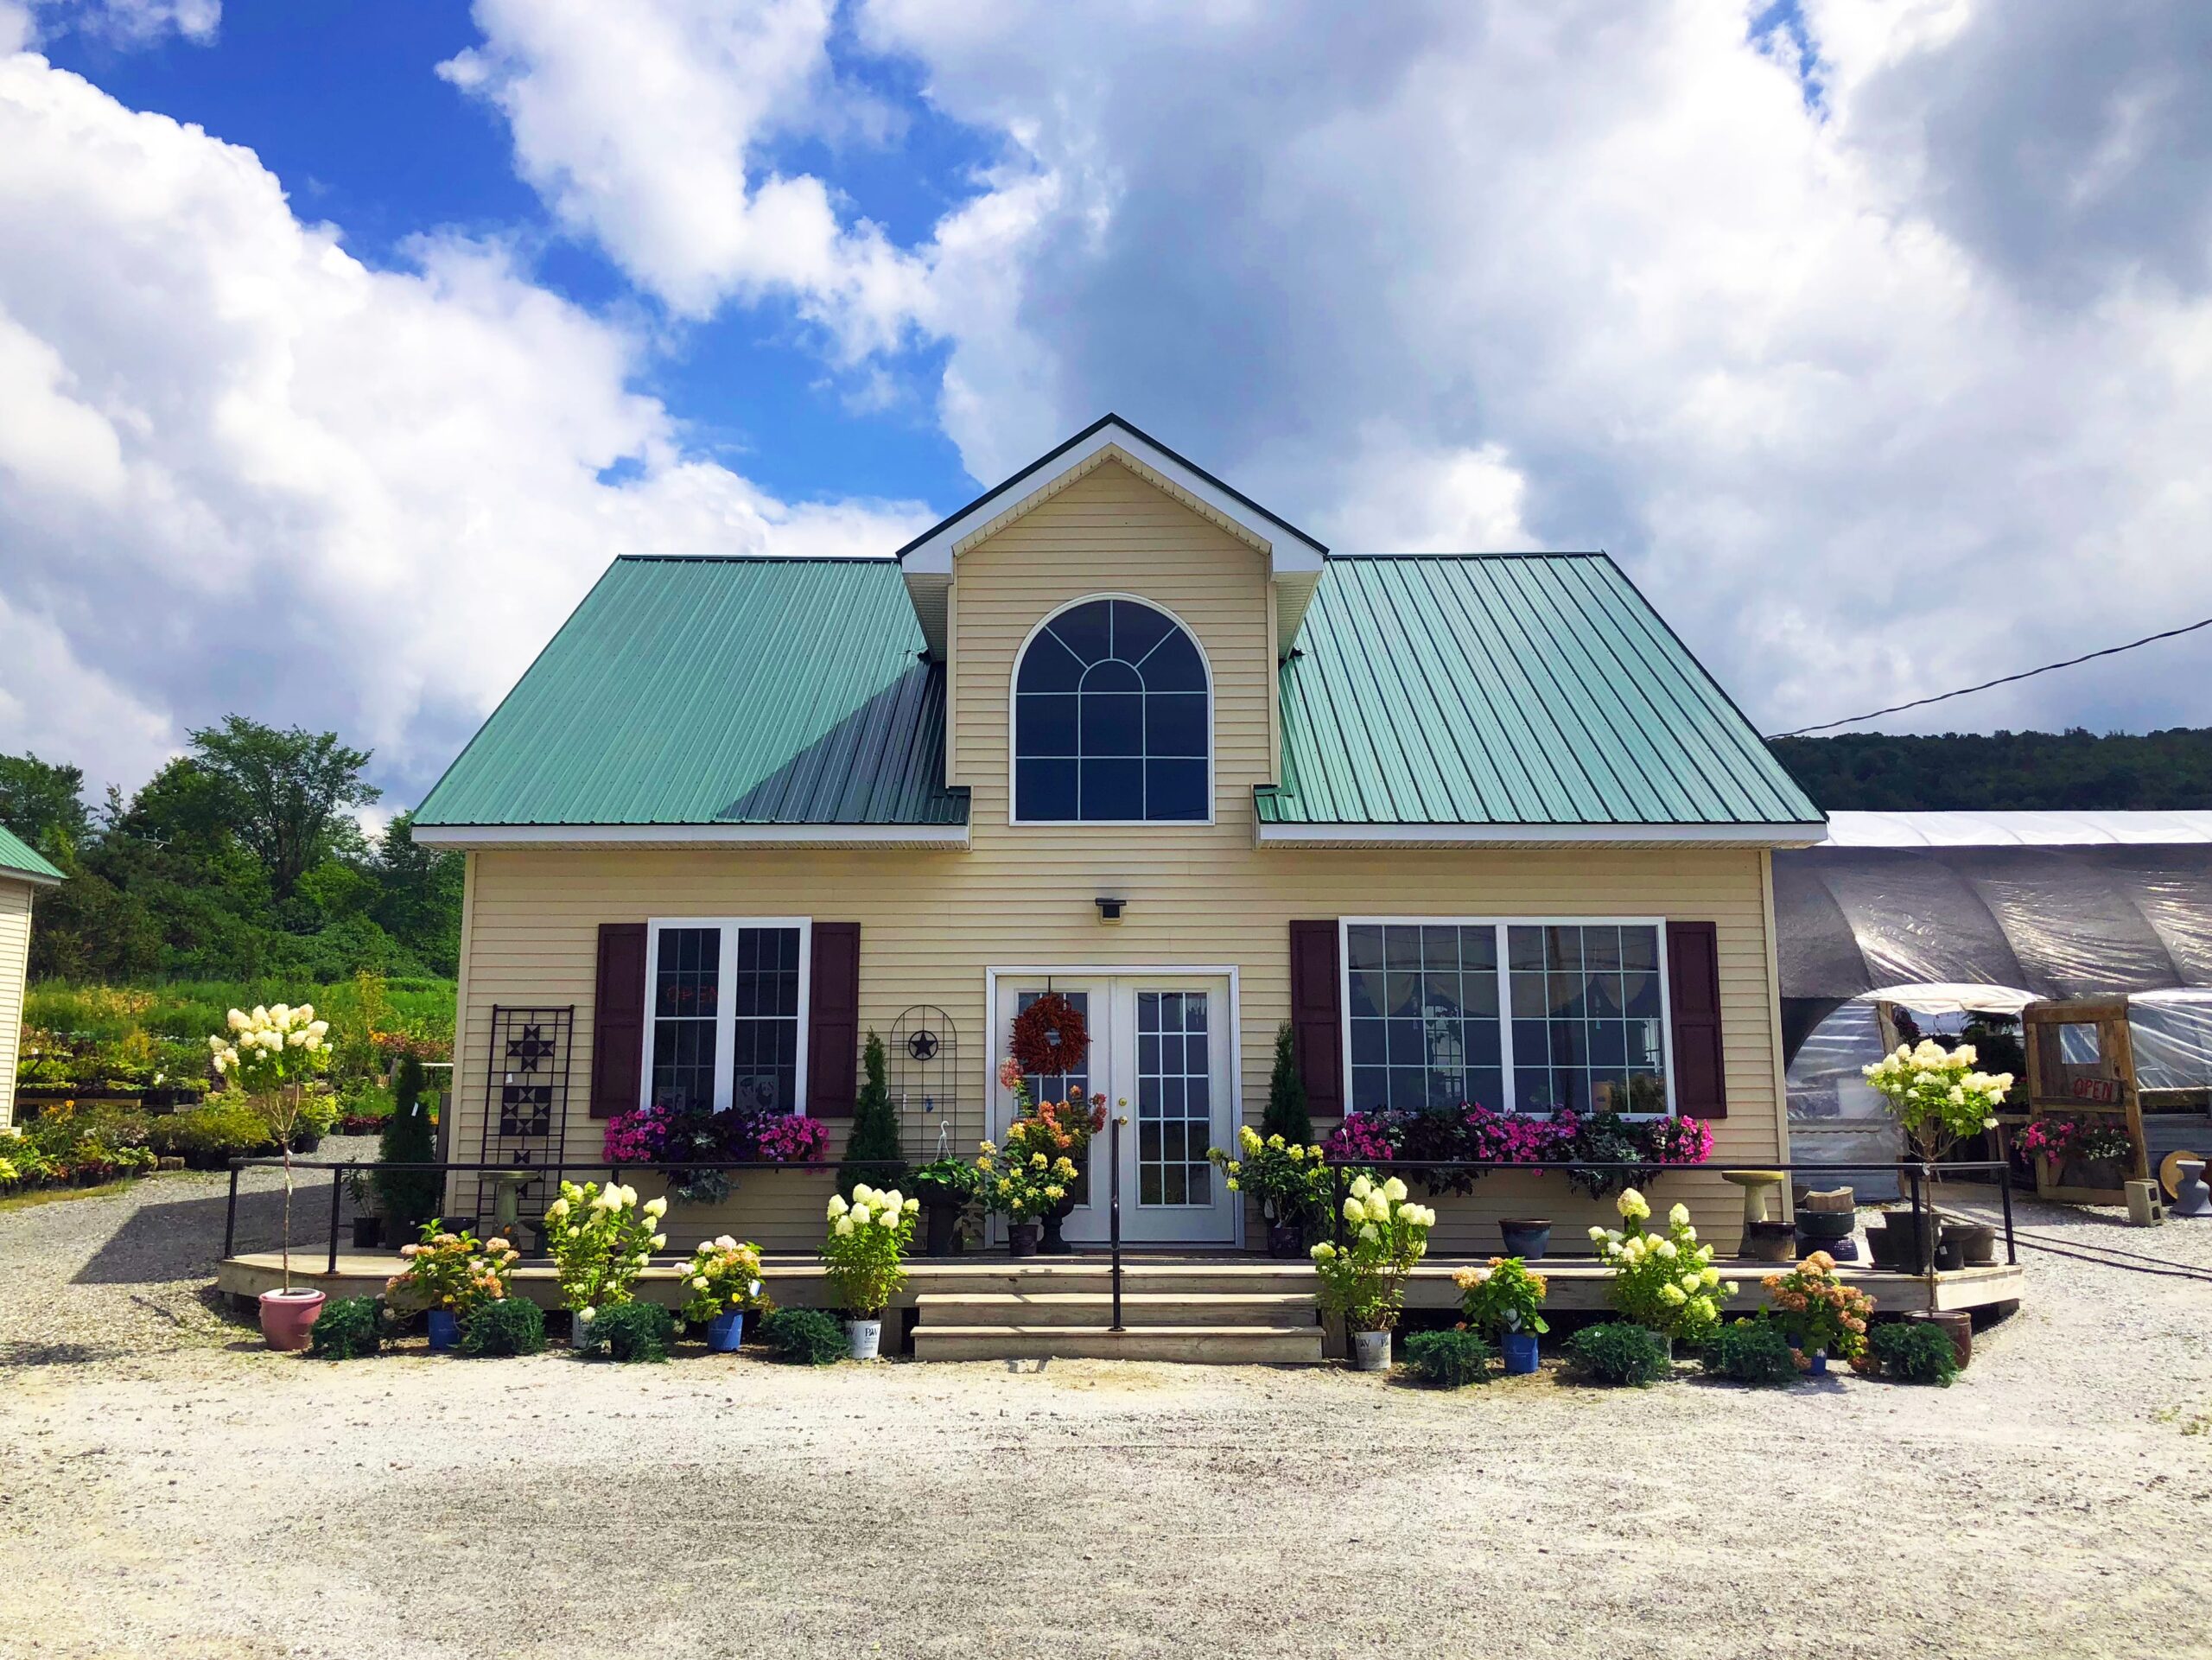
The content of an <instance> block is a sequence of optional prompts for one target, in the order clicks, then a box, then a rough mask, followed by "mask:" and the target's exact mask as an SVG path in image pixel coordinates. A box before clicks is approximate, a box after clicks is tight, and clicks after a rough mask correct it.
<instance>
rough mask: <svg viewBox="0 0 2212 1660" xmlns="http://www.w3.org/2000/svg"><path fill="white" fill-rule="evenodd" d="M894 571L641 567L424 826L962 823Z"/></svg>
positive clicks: (624, 563) (935, 710) (937, 709)
mask: <svg viewBox="0 0 2212 1660" xmlns="http://www.w3.org/2000/svg"><path fill="white" fill-rule="evenodd" d="M921 649H922V631H921V628H920V626H919V625H918V623H916V621H915V620H914V613H913V607H912V605H911V604H910V603H909V602H908V601H907V598H906V585H905V583H904V582H903V581H902V580H901V578H900V576H899V567H898V565H897V564H896V563H894V562H893V561H891V560H888V559H783V558H711V559H685V558H654V557H644V558H624V559H618V560H616V561H615V562H614V563H613V565H612V566H611V567H610V568H609V569H608V570H607V574H606V575H605V576H602V577H601V578H600V580H599V582H598V584H597V585H596V586H595V587H594V588H593V589H592V591H591V592H590V593H589V594H588V595H586V596H585V597H584V601H583V603H582V605H580V606H578V607H576V610H575V614H573V615H572V616H570V617H569V620H568V621H567V622H566V623H565V624H563V626H562V628H561V631H560V633H557V634H556V635H555V636H554V637H553V639H552V642H551V643H550V645H548V646H546V648H545V649H544V651H543V652H541V653H540V654H539V656H538V658H537V661H536V662H535V663H533V664H531V666H530V669H529V671H528V672H526V673H525V674H524V676H523V677H522V679H521V680H520V681H519V682H518V684H516V686H515V689H514V690H512V692H510V693H509V694H508V695H507V697H506V700H505V702H504V703H501V704H500V705H499V708H498V709H496V710H494V711H493V715H492V718H491V719H490V720H488V721H486V722H485V723H484V728H483V729H482V730H481V731H480V732H479V733H478V734H477V735H476V736H475V737H474V739H472V740H470V741H469V745H468V747H467V748H466V749H464V750H463V751H462V752H461V757H460V759H459V760H455V761H454V764H453V765H452V766H451V767H449V768H448V769H447V772H446V775H445V776H444V777H443V778H442V779H439V780H438V783H437V785H436V787H435V788H434V789H433V790H432V791H431V792H430V793H429V795H428V796H427V797H425V798H424V799H423V805H422V806H421V807H420V808H419V809H418V810H417V811H416V815H415V822H416V824H418V825H423V826H431V825H448V824H502V825H527V824H547V825H556V824H965V823H966V822H967V819H968V803H967V799H966V798H965V796H964V795H962V794H958V793H956V792H950V791H948V790H946V789H945V788H944V671H943V669H942V668H940V667H936V666H932V665H928V664H925V663H924V662H922V661H921V659H920V657H919V652H921Z"/></svg>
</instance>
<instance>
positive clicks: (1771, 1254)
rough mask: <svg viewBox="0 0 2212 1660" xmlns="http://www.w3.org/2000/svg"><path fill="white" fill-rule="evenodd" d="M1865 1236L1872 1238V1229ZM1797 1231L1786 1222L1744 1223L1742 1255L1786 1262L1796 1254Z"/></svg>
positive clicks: (1756, 1259) (1754, 1259)
mask: <svg viewBox="0 0 2212 1660" xmlns="http://www.w3.org/2000/svg"><path fill="white" fill-rule="evenodd" d="M1867 1237H1868V1239H1869V1240H1872V1237H1873V1231H1869V1233H1868V1235H1867ZM1796 1243H1797V1231H1796V1228H1794V1227H1793V1226H1791V1224H1789V1223H1787V1222H1747V1223H1745V1224H1744V1255H1745V1256H1748V1257H1750V1258H1751V1261H1753V1262H1790V1261H1793V1260H1794V1259H1795V1256H1796V1250H1795V1247H1796Z"/></svg>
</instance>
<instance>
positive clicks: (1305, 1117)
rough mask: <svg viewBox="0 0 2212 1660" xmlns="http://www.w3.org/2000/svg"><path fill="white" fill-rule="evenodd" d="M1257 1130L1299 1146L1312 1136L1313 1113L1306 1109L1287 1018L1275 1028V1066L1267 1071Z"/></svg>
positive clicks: (1296, 1055)
mask: <svg viewBox="0 0 2212 1660" xmlns="http://www.w3.org/2000/svg"><path fill="white" fill-rule="evenodd" d="M1260 1134H1261V1135H1280V1136H1281V1137H1282V1138H1283V1140H1285V1141H1286V1142H1295V1143H1296V1144H1298V1145H1299V1146H1301V1147H1302V1146H1305V1145H1306V1144H1307V1143H1309V1142H1312V1141H1313V1113H1312V1112H1310V1111H1309V1110H1307V1109H1306V1079H1305V1078H1304V1077H1303V1076H1302V1075H1301V1074H1300V1072H1299V1070H1298V1048H1297V1046H1296V1045H1295V1044H1294V1042H1293V1041H1292V1040H1291V1032H1290V1022H1289V1021H1284V1022H1283V1023H1282V1024H1281V1026H1279V1027H1276V1028H1275V1069H1274V1072H1270V1073H1269V1074H1268V1110H1267V1111H1266V1112H1265V1113H1264V1114H1263V1115H1262V1116H1261V1119H1260Z"/></svg>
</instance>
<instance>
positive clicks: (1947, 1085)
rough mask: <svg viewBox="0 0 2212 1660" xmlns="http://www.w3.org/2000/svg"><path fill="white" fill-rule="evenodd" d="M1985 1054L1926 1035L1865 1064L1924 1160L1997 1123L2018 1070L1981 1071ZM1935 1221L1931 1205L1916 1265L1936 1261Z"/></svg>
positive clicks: (1915, 1250) (1915, 1248)
mask: <svg viewBox="0 0 2212 1660" xmlns="http://www.w3.org/2000/svg"><path fill="white" fill-rule="evenodd" d="M1979 1059H1980V1056H1979V1055H1977V1054H1976V1053H1975V1052H1974V1045H1972V1044H1970V1043H1962V1044H1960V1045H1959V1046H1957V1047H1956V1048H1955V1049H1946V1048H1944V1047H1943V1046H1942V1044H1940V1043H1936V1042H1935V1041H1933V1040H1930V1039H1927V1038H1923V1039H1922V1040H1920V1041H1919V1042H1918V1043H1916V1044H1905V1043H1900V1044H1899V1045H1897V1049H1896V1051H1895V1052H1894V1053H1891V1054H1886V1055H1885V1056H1883V1057H1882V1058H1881V1059H1879V1060H1878V1061H1876V1062H1874V1064H1873V1065H1871V1066H1867V1067H1864V1068H1862V1069H1861V1070H1862V1072H1864V1074H1865V1077H1866V1081H1867V1082H1868V1083H1869V1084H1872V1085H1873V1087H1874V1090H1875V1091H1876V1093H1878V1095H1880V1096H1881V1097H1882V1101H1883V1103H1884V1104H1885V1106H1887V1107H1888V1108H1889V1110H1890V1115H1891V1116H1892V1117H1893V1118H1895V1119H1896V1120H1897V1123H1899V1124H1900V1125H1902V1126H1903V1127H1904V1132H1905V1135H1906V1136H1907V1137H1908V1138H1909V1139H1910V1141H1911V1142H1912V1145H1913V1150H1914V1151H1915V1152H1916V1154H1918V1155H1919V1157H1920V1159H1921V1161H1922V1162H1923V1163H1925V1164H1933V1163H1935V1162H1936V1161H1937V1160H1938V1159H1940V1158H1942V1156H1943V1155H1944V1154H1946V1153H1948V1152H1949V1151H1950V1150H1951V1147H1952V1145H1953V1144H1954V1143H1955V1142H1957V1140H1958V1139H1959V1137H1961V1135H1978V1134H1980V1132H1981V1131H1983V1130H1985V1129H1995V1128H1996V1127H1997V1110H1998V1108H1999V1107H2000V1106H2002V1105H2003V1104H2004V1103H2005V1092H2006V1091H2008V1090H2010V1089H2011V1088H2012V1073H2010V1072H1981V1071H1980V1070H1978V1069H1977V1067H1976V1065H1975V1063H1976V1062H1977V1061H1978V1060H1979ZM1890 1225H1891V1226H1894V1225H1895V1224H1890ZM1907 1225H1908V1227H1909V1226H1910V1224H1907ZM1935 1226H1936V1222H1935V1212H1934V1207H1933V1206H1930V1207H1929V1209H1928V1210H1927V1211H1926V1212H1923V1215H1922V1218H1921V1230H1922V1235H1923V1237H1921V1238H1919V1239H1917V1240H1916V1241H1913V1242H1912V1243H1911V1248H1910V1256H1911V1258H1912V1260H1913V1261H1914V1262H1915V1264H1916V1266H1917V1265H1919V1264H1921V1263H1926V1264H1929V1265H1932V1264H1933V1263H1934V1262H1935V1257H1936V1236H1935Z"/></svg>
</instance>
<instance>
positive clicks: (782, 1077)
mask: <svg viewBox="0 0 2212 1660" xmlns="http://www.w3.org/2000/svg"><path fill="white" fill-rule="evenodd" d="M730 1002H731V1006H732V1009H733V1012H734V1019H733V1020H732V1021H731V1031H730V1103H731V1104H732V1105H733V1106H735V1107H738V1108H740V1109H742V1110H746V1111H748V1112H791V1111H792V1110H795V1109H796V1108H797V1106H798V929H796V928H740V929H739V930H738V931H737V971H736V974H735V976H734V985H733V986H732V988H731V991H730Z"/></svg>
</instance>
